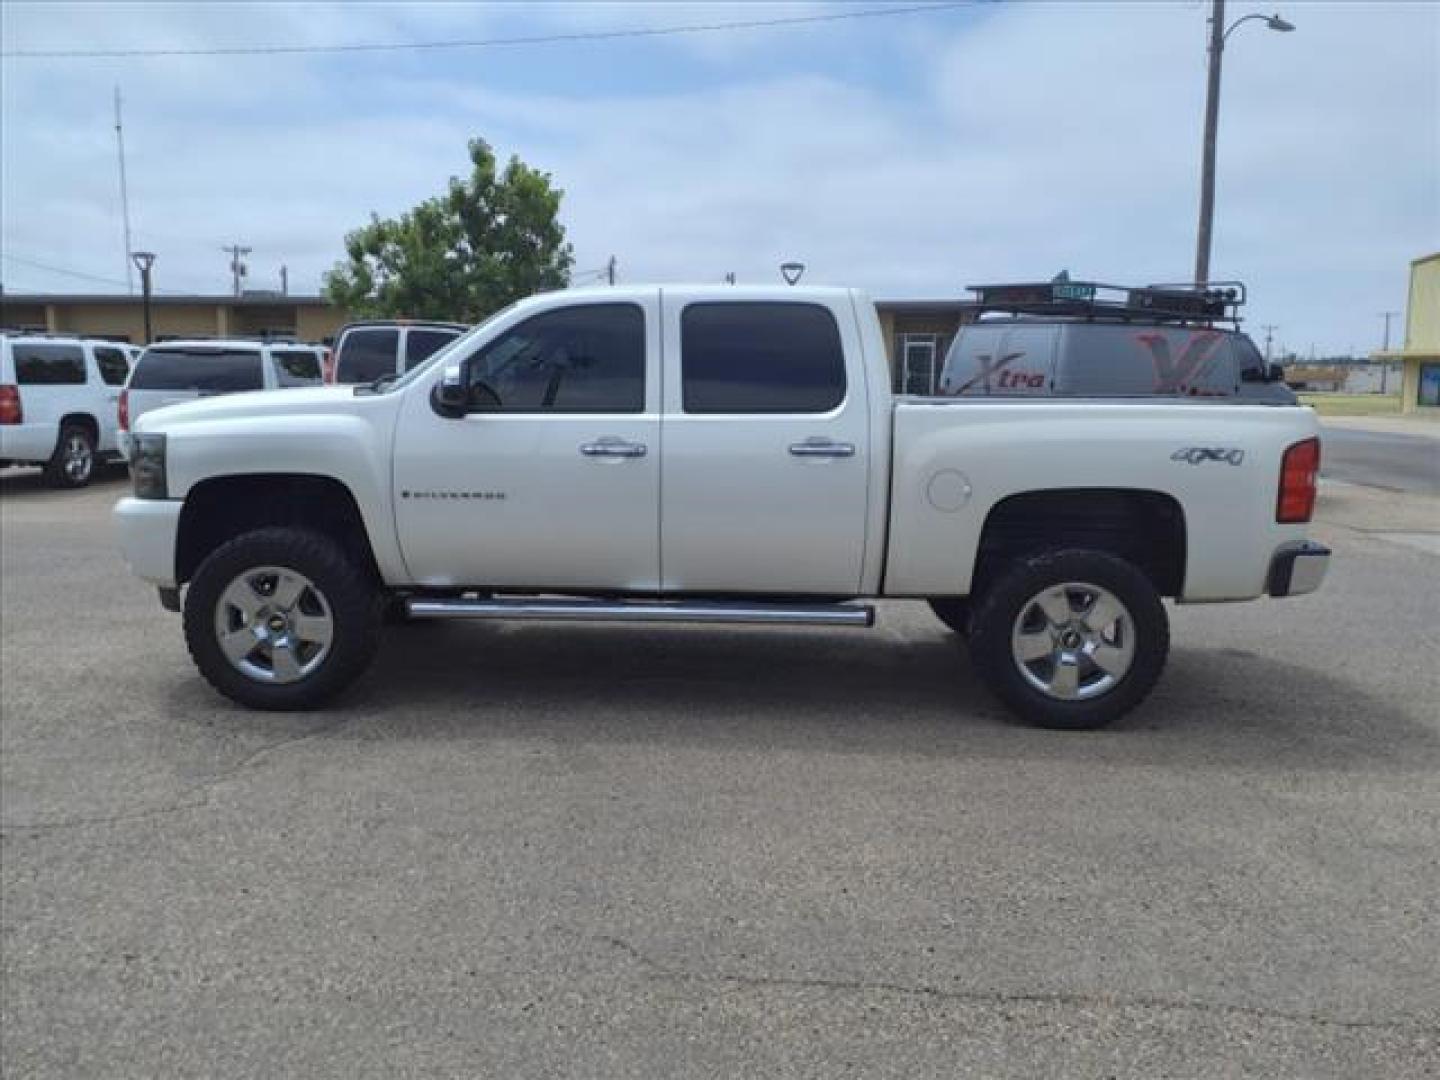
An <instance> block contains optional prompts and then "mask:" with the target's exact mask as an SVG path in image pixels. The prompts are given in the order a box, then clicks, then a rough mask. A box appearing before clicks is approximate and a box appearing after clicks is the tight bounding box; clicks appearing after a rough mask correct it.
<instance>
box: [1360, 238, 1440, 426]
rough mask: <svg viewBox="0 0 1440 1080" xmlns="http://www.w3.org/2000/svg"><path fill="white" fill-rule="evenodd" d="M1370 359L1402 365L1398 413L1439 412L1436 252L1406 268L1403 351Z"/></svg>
mask: <svg viewBox="0 0 1440 1080" xmlns="http://www.w3.org/2000/svg"><path fill="white" fill-rule="evenodd" d="M1374 358H1375V359H1376V360H1400V361H1401V362H1403V363H1404V365H1405V369H1404V376H1403V378H1402V380H1401V385H1400V408H1401V410H1402V411H1404V412H1415V411H1416V410H1417V409H1435V408H1440V251H1437V252H1435V254H1433V255H1424V256H1422V257H1421V258H1418V259H1416V260H1415V261H1414V262H1412V263H1411V264H1410V296H1409V298H1408V299H1407V300H1406V302H1405V345H1404V347H1403V348H1400V349H1390V350H1388V351H1386V352H1378V353H1375V354H1374Z"/></svg>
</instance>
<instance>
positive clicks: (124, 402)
mask: <svg viewBox="0 0 1440 1080" xmlns="http://www.w3.org/2000/svg"><path fill="white" fill-rule="evenodd" d="M120 430H121V431H129V430H130V391H129V390H121V391H120Z"/></svg>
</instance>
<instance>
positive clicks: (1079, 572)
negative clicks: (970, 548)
mask: <svg viewBox="0 0 1440 1080" xmlns="http://www.w3.org/2000/svg"><path fill="white" fill-rule="evenodd" d="M1068 582H1083V583H1088V584H1092V585H1095V586H1099V587H1100V588H1103V589H1107V590H1109V592H1110V593H1112V594H1113V595H1114V596H1115V597H1116V598H1117V599H1118V600H1119V601H1120V602H1121V603H1122V604H1123V605H1124V606H1125V608H1126V609H1127V611H1128V613H1129V615H1130V617H1131V620H1132V622H1133V628H1134V642H1135V652H1134V657H1133V659H1132V661H1131V664H1130V668H1129V670H1128V671H1127V672H1126V673H1125V674H1124V676H1123V677H1121V678H1120V679H1119V680H1118V681H1117V682H1116V684H1115V685H1114V686H1113V687H1111V688H1110V689H1109V690H1108V691H1105V692H1103V693H1101V694H1099V695H1098V696H1096V697H1092V698H1087V699H1084V700H1057V699H1056V698H1054V697H1051V696H1049V695H1048V694H1046V693H1044V692H1043V691H1041V690H1038V689H1036V688H1035V687H1034V686H1032V685H1031V684H1030V683H1029V682H1028V681H1027V680H1026V678H1025V677H1024V676H1023V675H1022V674H1021V671H1020V665H1019V662H1018V661H1017V660H1016V658H1015V655H1014V651H1013V649H1012V643H1011V637H1012V632H1013V631H1014V628H1015V623H1016V620H1017V619H1018V618H1019V617H1020V615H1021V613H1022V609H1023V608H1024V606H1025V605H1027V604H1028V602H1029V601H1030V600H1031V598H1032V597H1034V596H1035V595H1036V594H1037V593H1039V592H1041V591H1042V590H1044V589H1046V588H1047V587H1049V586H1054V585H1061V584H1065V583H1068ZM970 628H971V632H970V655H971V659H972V661H973V663H974V665H975V669H976V671H977V672H978V673H979V674H980V676H981V678H982V679H984V681H985V683H986V684H987V685H988V686H989V688H990V689H991V691H992V692H993V693H994V694H995V696H996V697H998V698H999V699H1000V700H1001V701H1003V702H1004V703H1005V704H1006V705H1007V706H1008V707H1009V708H1010V710H1011V711H1012V712H1014V713H1015V714H1016V715H1017V716H1019V717H1020V718H1021V719H1022V720H1025V721H1026V722H1028V723H1031V724H1035V725H1037V726H1040V727H1047V728H1060V729H1064V730H1070V731H1080V730H1089V729H1093V728H1099V727H1104V726H1105V725H1106V724H1109V723H1111V722H1113V721H1115V720H1117V719H1119V718H1120V717H1122V716H1124V715H1125V714H1126V713H1128V712H1129V711H1130V710H1131V709H1133V708H1134V707H1135V706H1136V705H1138V704H1140V702H1142V701H1143V700H1145V697H1146V696H1147V695H1148V694H1149V693H1150V691H1151V690H1152V689H1153V688H1154V686H1155V682H1156V680H1157V679H1159V677H1160V673H1161V671H1163V670H1164V668H1165V660H1166V657H1167V656H1168V655H1169V652H1170V623H1169V619H1168V618H1167V616H1166V614H1165V606H1164V604H1163V603H1162V602H1161V598H1160V595H1159V593H1158V592H1157V591H1156V589H1155V586H1154V584H1153V583H1152V582H1151V581H1150V579H1149V578H1148V577H1146V575H1145V574H1144V573H1142V572H1141V571H1140V570H1139V569H1137V568H1136V567H1135V566H1134V565H1133V564H1131V563H1129V562H1126V561H1125V560H1124V559H1120V558H1117V557H1116V556H1114V555H1110V554H1107V553H1104V552H1099V551H1089V550H1081V549H1069V550H1061V551H1053V552H1047V553H1043V554H1039V555H1034V556H1031V557H1028V558H1025V559H1021V560H1017V561H1016V562H1014V563H1011V564H1010V565H1009V566H1008V567H1007V568H1006V569H1004V570H1002V571H1000V572H999V573H998V574H997V576H996V577H995V578H994V580H993V581H991V582H989V583H987V584H986V585H985V587H984V589H983V592H982V594H981V595H980V597H979V598H978V600H977V602H976V603H975V608H974V611H973V613H972V615H971V621H970Z"/></svg>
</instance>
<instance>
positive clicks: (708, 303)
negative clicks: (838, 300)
mask: <svg viewBox="0 0 1440 1080" xmlns="http://www.w3.org/2000/svg"><path fill="white" fill-rule="evenodd" d="M739 306H745V307H762V306H763V307H797V308H798V307H805V308H816V309H817V310H819V311H823V312H824V313H825V314H826V315H827V316H828V317H829V319H830V321H831V323H832V324H834V326H835V337H836V340H837V341H838V342H839V343H840V378H841V385H840V398H839V400H838V401H836V403H835V404H834V405H832V406H830V407H829V408H828V409H816V410H807V411H802V412H796V411H795V410H793V409H765V410H758V409H748V410H745V411H744V412H734V411H728V410H727V411H721V410H717V409H702V410H699V411H692V410H690V409H688V408H686V405H685V315H686V313H687V312H689V310H690V309H691V308H697V307H739ZM677 329H678V330H679V334H678V335H677V336H678V338H679V343H680V362H679V372H678V373H677V376H678V377H677V380H676V381H677V382H678V383H679V390H680V415H682V416H775V417H787V416H807V417H826V416H835V415H837V414H838V413H840V412H843V411H844V410H845V409H846V407H848V405H849V403H850V358H849V356H848V355H847V354H846V351H845V334H844V332H843V331H842V330H841V329H840V320H839V318H837V317H836V315H835V310H834V309H833V308H832V307H830V305H829V304H822V303H818V302H817V301H814V300H745V299H740V300H691V301H688V302H687V303H686V304H685V306H684V307H682V308H681V309H680V318H679V325H678V327H677Z"/></svg>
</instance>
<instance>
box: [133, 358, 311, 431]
mask: <svg viewBox="0 0 1440 1080" xmlns="http://www.w3.org/2000/svg"><path fill="white" fill-rule="evenodd" d="M322 381H323V380H322V371H321V360H320V354H319V353H318V352H317V351H316V350H315V349H314V348H313V347H311V346H306V345H291V344H288V343H282V344H274V343H271V344H264V343H261V342H258V341H246V340H243V339H238V338H231V339H205V340H195V341H167V342H164V343H163V344H160V345H152V346H150V347H149V348H148V349H146V350H145V351H144V352H143V353H142V354H141V356H140V359H139V361H138V362H137V363H136V364H135V369H134V371H132V372H131V374H130V380H129V382H127V383H126V384H125V389H124V391H123V392H122V393H121V395H120V403H119V426H120V430H121V431H129V430H130V429H131V427H133V425H134V423H135V421H136V420H138V419H139V418H140V417H141V416H143V415H145V414H146V413H147V412H149V411H150V410H151V409H159V408H161V407H163V406H166V405H178V404H180V403H182V402H186V401H193V400H195V399H196V398H200V397H213V396H215V395H217V394H234V393H239V392H241V391H245V390H273V389H276V388H278V387H287V386H318V385H320V384H321V382H322Z"/></svg>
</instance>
